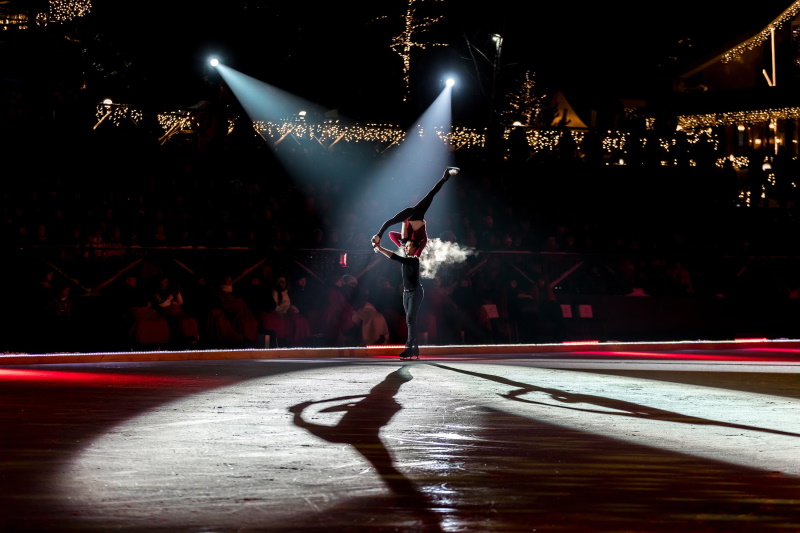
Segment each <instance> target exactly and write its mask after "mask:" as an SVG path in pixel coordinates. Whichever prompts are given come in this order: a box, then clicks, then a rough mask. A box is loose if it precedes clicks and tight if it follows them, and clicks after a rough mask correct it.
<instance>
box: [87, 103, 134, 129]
mask: <svg viewBox="0 0 800 533" xmlns="http://www.w3.org/2000/svg"><path fill="white" fill-rule="evenodd" d="M143 116H144V114H143V113H142V112H141V111H140V110H138V109H133V108H131V107H129V106H127V105H125V104H113V103H102V104H98V105H97V107H96V109H95V118H96V119H97V123H96V124H95V126H94V127H95V128H97V127H98V126H99V125H100V124H102V123H103V122H105V121H109V122H111V123H112V124H114V126H119V125H120V124H122V123H123V122H124V121H127V120H130V121H131V122H133V123H134V124H138V123H139V121H141V120H142V117H143Z"/></svg>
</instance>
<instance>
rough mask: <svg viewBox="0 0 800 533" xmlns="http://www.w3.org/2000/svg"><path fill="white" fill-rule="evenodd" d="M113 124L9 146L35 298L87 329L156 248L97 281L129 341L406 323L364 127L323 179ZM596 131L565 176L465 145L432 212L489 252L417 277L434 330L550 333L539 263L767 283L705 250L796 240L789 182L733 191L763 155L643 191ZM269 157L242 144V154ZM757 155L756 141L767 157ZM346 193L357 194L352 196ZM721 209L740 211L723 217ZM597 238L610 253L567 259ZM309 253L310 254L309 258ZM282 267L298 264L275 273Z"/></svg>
mask: <svg viewBox="0 0 800 533" xmlns="http://www.w3.org/2000/svg"><path fill="white" fill-rule="evenodd" d="M109 131H110V130H106V129H104V128H99V129H98V131H97V132H94V133H91V134H86V135H83V136H82V137H81V139H82V142H83V141H85V142H86V143H87V147H88V148H87V149H88V153H89V154H92V153H100V152H97V150H96V149H97V148H98V147H103V146H105V147H108V146H113V147H114V150H113V151H112V152H111V153H109V152H105V153H102V156H101V157H97V158H92V157H89V155H86V154H84V155H83V156H80V155H74V156H73V155H70V154H68V153H67V150H66V149H63V150H61V151H56V152H54V153H53V155H52V157H51V158H25V157H19V158H17V159H16V160H15V161H11V162H9V164H8V168H7V173H6V175H7V176H9V177H10V178H13V177H16V179H8V180H7V182H8V183H9V185H8V186H7V187H6V188H5V189H4V190H3V191H2V193H0V213H2V227H1V228H0V231H2V232H3V239H2V242H3V243H4V246H5V249H6V251H9V250H17V251H22V253H23V254H26V257H27V258H28V260H29V261H34V262H36V261H38V264H37V268H36V269H30V270H27V271H26V270H25V268H26V266H27V264H28V263H25V265H19V267H15V266H14V265H13V264H10V265H7V266H6V269H7V271H8V272H10V273H12V274H13V275H16V276H18V275H20V274H22V275H30V276H32V278H33V279H32V280H31V281H30V283H28V285H27V286H29V287H30V289H31V290H30V293H29V294H28V296H29V299H30V300H29V301H28V302H26V304H25V310H26V312H28V313H29V314H28V316H31V317H36V319H37V320H41V321H43V323H46V324H47V325H48V327H52V328H53V331H57V332H59V334H60V335H64V336H65V337H67V336H71V337H75V335H73V334H71V333H70V330H74V329H75V326H74V325H75V324H76V323H79V322H80V321H81V320H84V321H85V320H88V317H87V315H86V314H84V313H82V312H81V311H82V310H81V308H80V305H79V302H81V300H83V299H84V298H85V297H86V296H87V294H88V293H89V292H90V291H88V290H87V287H94V286H98V285H100V284H101V283H103V282H106V281H107V280H108V279H109V278H112V277H113V276H114V275H115V274H114V273H115V272H119V270H120V268H122V267H124V265H125V264H127V263H130V262H131V261H133V260H135V259H137V258H141V257H149V258H151V261H150V263H161V264H158V265H155V266H153V265H152V264H151V265H149V266H146V265H141V268H137V269H136V273H128V274H126V275H124V276H122V277H120V279H118V280H116V281H115V282H114V283H112V284H110V285H109V286H108V287H107V288H106V289H105V290H102V291H100V292H99V296H98V294H96V293H92V296H93V297H98V298H99V299H101V300H102V302H103V305H104V306H105V308H106V309H107V310H108V311H109V312H108V313H107V315H108V319H109V320H114V321H116V322H117V325H118V327H117V328H112V331H113V332H114V333H113V334H114V335H117V336H118V338H119V342H118V344H117V345H125V346H130V347H142V346H159V347H163V346H165V345H168V346H170V347H174V348H178V349H186V348H192V347H204V348H205V347H208V348H215V347H252V346H255V345H256V341H257V338H258V335H266V334H269V335H270V336H271V338H272V339H274V341H273V345H280V346H282V347H301V346H348V345H364V344H374V343H395V342H402V339H403V338H404V335H405V332H404V331H403V327H404V323H403V311H402V307H401V306H400V305H398V302H401V301H402V300H401V298H400V296H399V292H398V291H401V290H402V289H401V288H400V285H399V279H397V276H396V273H395V272H392V271H387V270H386V269H385V268H384V267H383V265H378V266H376V267H374V268H368V267H369V258H370V257H371V250H370V248H369V234H370V231H368V230H369V228H368V227H367V223H366V220H367V213H361V212H360V210H359V209H356V208H354V207H353V206H364V210H368V209H367V206H369V205H371V204H370V203H368V202H367V201H366V200H364V199H358V198H355V197H354V195H356V194H357V191H358V190H359V187H360V186H361V183H360V182H359V181H358V179H368V178H369V174H368V173H364V174H363V176H362V174H360V173H359V172H360V170H361V169H360V168H359V169H355V168H353V167H355V166H356V165H352V163H351V162H350V161H349V160H348V159H347V158H348V157H350V158H353V157H356V156H357V157H361V159H362V160H363V161H362V162H360V163H359V165H363V167H365V168H366V167H367V166H368V165H369V164H370V163H373V162H375V161H376V158H378V157H381V156H380V155H376V154H372V153H369V151H365V152H364V153H362V154H355V150H356V149H355V148H352V147H351V148H350V149H349V151H344V152H343V153H341V154H338V155H337V153H332V154H323V155H320V158H319V159H318V160H315V165H317V167H316V168H315V172H314V173H313V174H314V177H313V179H310V180H309V182H308V183H304V184H302V185H297V184H296V183H295V179H294V178H292V177H290V176H289V175H288V173H287V172H286V171H285V170H283V168H282V167H281V166H280V165H278V164H277V162H276V161H272V160H270V161H269V162H266V163H264V169H263V172H261V171H260V172H247V171H246V169H247V168H248V167H247V165H244V164H241V162H237V161H236V160H234V157H244V155H243V154H244V153H245V152H243V148H242V147H241V146H236V145H235V144H231V145H230V146H229V150H228V152H225V151H222V152H221V155H219V156H217V157H216V158H213V157H208V155H207V154H202V153H199V152H198V151H197V150H186V149H185V147H179V146H177V145H176V144H169V143H167V144H166V145H164V146H162V147H160V148H152V147H150V145H148V148H146V149H144V151H142V150H143V149H142V143H141V140H136V139H134V138H132V137H128V135H129V134H130V133H124V132H113V131H112V133H114V135H115V136H116V138H115V139H114V140H113V142H112V140H110V139H109V138H102V135H107V134H109ZM591 133H592V135H591V136H587V137H586V139H585V142H584V143H581V144H580V145H578V146H571V145H570V146H564V147H561V149H560V150H559V152H558V154H551V155H558V158H562V159H563V158H566V157H580V156H581V153H582V152H583V151H585V154H583V155H584V156H585V158H584V161H585V162H586V163H587V164H586V165H581V166H580V168H579V167H574V168H573V167H571V171H570V172H572V173H573V174H570V175H568V176H567V175H564V174H563V172H562V171H561V167H559V166H558V164H553V163H548V162H545V161H547V159H545V158H537V157H530V158H525V159H524V161H522V162H520V161H504V162H498V163H490V162H487V161H486V160H484V159H483V156H482V155H481V154H479V153H469V152H467V153H464V154H462V153H460V152H459V153H457V154H456V155H457V156H458V158H461V159H462V161H459V163H458V164H459V165H460V166H461V167H462V169H463V171H462V173H461V174H460V175H459V176H458V177H457V178H456V179H455V181H453V189H452V195H453V198H454V199H455V200H456V202H457V203H456V204H455V205H453V206H452V207H451V208H450V210H449V212H436V213H431V214H430V217H429V220H428V223H429V226H430V228H431V231H432V235H437V236H438V237H439V238H440V239H441V240H443V241H445V242H448V243H451V244H453V245H458V246H461V247H466V248H469V249H471V250H474V251H477V252H479V254H477V255H475V256H473V257H471V258H469V259H467V260H465V261H462V262H461V263H457V264H454V265H448V266H446V267H445V268H444V270H442V271H441V272H437V274H436V277H435V278H434V279H425V280H423V283H424V284H425V287H426V290H428V289H430V292H428V294H429V295H430V298H429V301H428V304H426V305H427V306H428V307H427V308H426V310H425V313H427V315H425V316H423V317H421V318H422V320H421V327H422V329H423V331H425V332H426V333H427V335H428V342H430V343H459V342H464V343H476V342H482V341H485V340H486V339H487V338H489V337H490V333H491V331H490V329H489V327H490V326H491V320H492V316H490V314H491V313H494V310H493V309H496V310H497V312H498V314H499V315H500V316H503V317H509V318H510V317H515V318H518V322H525V323H526V324H528V325H529V328H526V329H523V330H520V332H519V336H520V337H521V338H525V339H537V338H540V337H541V336H542V335H545V334H544V333H542V332H550V333H549V335H550V337H552V338H556V337H557V336H558V333H557V332H558V331H559V329H558V328H559V327H560V326H559V325H558V323H557V322H558V313H557V310H558V306H557V304H556V303H554V302H555V301H556V296H557V294H556V293H555V290H556V289H554V287H553V286H551V285H550V284H549V281H545V280H552V279H556V278H557V277H558V276H561V275H562V274H564V273H566V272H570V275H568V276H564V278H563V279H561V280H560V281H559V283H558V288H557V291H560V293H561V294H567V293H580V294H613V295H626V294H632V295H633V294H636V295H649V296H671V297H682V298H699V297H716V296H725V295H741V294H742V293H743V291H746V292H748V293H755V292H757V291H758V290H759V286H758V284H757V283H751V284H749V285H744V284H741V283H739V280H738V279H736V277H735V276H724V275H718V272H717V270H715V269H718V268H719V264H718V263H715V262H712V261H701V260H699V259H698V257H699V256H702V255H703V254H708V253H713V254H716V255H717V256H725V255H730V256H734V255H759V254H766V253H770V254H773V255H777V254H783V255H786V256H791V255H793V254H795V253H796V252H797V247H798V245H799V244H798V242H797V240H796V239H794V238H792V234H793V233H792V232H793V230H794V225H795V224H796V222H795V219H796V205H795V203H794V201H793V200H794V198H793V197H792V196H791V194H792V193H791V191H789V190H783V189H780V188H778V187H775V188H774V189H770V191H771V193H772V194H774V195H783V196H781V197H777V196H776V197H775V198H773V199H765V200H763V201H760V203H759V204H757V205H755V206H753V207H740V206H738V203H740V202H741V199H740V197H739V196H738V195H737V194H736V192H737V191H739V190H741V189H743V188H745V187H746V188H748V189H752V190H757V189H758V183H755V181H758V180H757V178H756V176H757V175H758V172H760V171H758V172H756V171H753V172H746V171H742V172H741V173H740V175H739V176H738V178H737V176H736V171H734V170H733V169H732V168H731V165H730V164H729V165H727V166H725V167H724V168H723V169H720V170H719V171H718V173H717V171H716V170H715V169H714V168H713V167H711V166H710V165H709V164H708V161H709V160H710V156H709V155H708V154H707V151H708V149H709V148H708V146H704V147H703V148H702V149H703V150H704V152H703V161H704V163H705V164H706V167H707V168H702V169H696V168H690V167H688V163H687V165H686V166H681V167H680V168H678V169H676V170H675V173H674V174H670V173H669V169H668V170H667V171H663V172H662V171H659V172H658V176H659V178H661V179H663V178H664V177H665V176H666V177H668V178H670V177H672V178H674V179H675V180H676V187H679V186H680V185H681V184H687V183H689V182H690V181H691V180H689V179H688V178H687V177H686V176H692V177H695V178H698V179H700V178H702V177H708V178H709V179H710V180H716V182H718V183H720V184H721V187H720V190H719V194H718V196H716V197H715V196H709V193H708V192H702V193H696V194H702V195H703V196H700V197H693V196H692V192H693V191H691V190H686V189H684V190H682V191H681V192H677V191H676V192H673V191H672V190H671V189H670V190H667V189H668V188H669V186H670V184H669V183H663V185H664V189H663V190H656V191H651V192H647V193H643V190H644V186H643V185H642V182H643V181H645V180H643V176H644V171H641V170H639V171H636V172H633V171H631V169H630V168H628V169H625V168H614V167H611V166H608V165H601V164H599V161H600V160H601V159H603V158H602V154H601V153H600V152H601V150H600V143H599V140H598V138H597V132H594V131H593V132H591ZM6 140H7V141H8V142H9V147H10V148H14V147H16V148H18V149H20V150H22V152H21V154H24V150H23V149H24V148H28V147H29V146H28V144H30V145H32V146H36V143H35V142H34V140H33V139H31V138H27V139H26V140H25V143H28V144H24V143H23V141H22V140H20V139H14V138H9V139H6ZM231 143H235V139H231ZM77 144H79V143H77V142H75V143H71V146H72V148H73V149H74V148H75V145H77ZM343 144H344V143H343ZM689 149H690V148H689V147H685V148H683V150H689ZM142 153H143V154H145V155H143V156H141V155H140V154H142ZM576 154H577V155H576ZM261 155H263V153H259V156H261ZM68 156H69V157H68ZM636 157H637V158H644V157H647V155H646V154H637V155H636ZM558 158H551V159H550V160H556V159H558ZM688 159H691V154H689V155H686V154H684V153H682V155H681V158H680V160H681V161H684V160H686V161H688ZM23 161H24V163H23ZM256 161H258V158H256V157H253V158H252V159H251V158H248V162H249V163H248V164H257V163H256ZM590 163H591V164H590ZM759 163H760V160H759V159H758V158H755V157H754V158H753V163H752V165H754V167H753V168H755V167H756V166H757V167H758V168H760V164H759ZM258 164H261V163H258ZM306 164H308V163H306ZM64 165H66V166H64ZM62 167H63V168H62ZM776 167H777V168H780V169H781V170H780V171H781V172H793V171H794V170H789V169H794V166H789V165H781V166H778V165H777V164H776ZM112 168H116V169H118V173H112V172H111V171H110V169H112ZM342 168H346V169H348V171H352V172H350V173H349V174H347V176H348V177H347V178H342V177H340V176H341V175H342V174H341V173H339V172H338V171H340V170H341V169H342ZM636 168H639V167H636ZM647 169H648V170H647V172H655V171H656V170H655V168H654V167H653V166H647ZM71 170H72V171H75V172H74V173H73V172H71ZM73 175H75V176H80V178H75V179H73V178H71V176H73ZM351 176H358V178H355V177H352V178H351ZM676 176H681V177H680V179H679V178H677V177H676ZM743 176H744V177H743ZM615 180H616V181H615ZM754 180H755V181H754ZM648 187H649V185H648ZM604 188H607V189H608V190H605V189H604ZM734 189H735V190H734ZM527 191H530V192H527ZM375 194H377V193H375ZM343 199H347V203H346V205H348V206H351V207H353V208H349V209H346V208H342V207H341V206H342V205H343V203H342V202H343ZM687 205H691V206H695V207H696V206H698V205H699V206H702V209H686V208H685V207H686V206H687ZM767 206H777V207H775V208H769V209H767V208H766V207H767ZM338 209H342V210H343V211H337V210H338ZM345 209H346V210H345ZM707 219H712V220H713V221H714V223H713V224H710V223H708V222H707ZM722 227H724V228H725V229H726V231H719V230H720V228H722ZM179 251H180V255H178V252H179ZM247 253H250V255H249V256H248V255H246V254H247ZM187 254H189V255H187ZM481 254H482V255H481ZM255 256H258V258H257V259H263V260H265V261H266V264H265V265H264V268H262V269H260V270H257V271H255V272H251V273H250V274H248V275H247V276H244V277H242V279H238V280H237V279H236V278H234V277H233V276H231V275H227V274H226V275H224V276H222V277H219V278H212V279H215V280H216V279H218V280H219V281H218V283H208V279H207V277H205V276H203V275H200V274H197V273H194V272H192V271H191V270H189V269H185V270H178V273H177V274H176V273H174V272H173V271H172V270H170V269H168V268H167V267H168V265H169V266H170V267H174V265H175V261H178V258H179V257H192V258H193V259H194V260H195V262H196V263H201V262H205V263H207V264H208V268H207V270H208V271H217V272H218V271H224V272H229V271H232V270H233V269H235V268H237V267H238V264H239V263H240V262H241V261H243V259H239V258H247V259H253V258H255ZM591 256H593V257H599V256H602V257H604V258H605V259H604V260H603V261H594V262H592V263H591V264H590V263H586V264H585V265H584V266H582V267H581V268H579V269H577V270H576V271H575V272H574V273H572V272H571V270H570V269H572V268H573V267H575V265H576V264H578V263H580V262H581V261H584V259H585V258H586V257H591ZM512 258H513V259H512ZM257 259H254V260H257ZM51 265H58V267H59V269H60V270H63V271H64V272H68V273H69V274H68V276H70V278H67V277H66V276H65V275H62V274H56V271H55V269H54V268H51ZM298 265H303V266H305V267H306V269H305V270H303V271H301V272H297V271H296V268H297V266H298ZM355 265H358V267H356V266H355ZM15 268H18V270H15ZM42 268H44V269H45V270H46V272H45V273H42V271H41V269H42ZM165 271H169V272H170V276H169V277H167V276H166V275H164V272H165ZM272 271H274V272H281V273H285V274H281V275H279V276H277V277H274V276H273V275H272ZM354 274H355V275H354ZM356 275H357V277H356ZM323 279H325V280H328V282H327V283H326V282H323V281H322V280H323ZM737 283H739V284H738V285H737ZM793 283H794V281H793V280H787V281H786V282H785V283H783V286H782V287H777V288H775V289H774V292H775V293H776V294H777V293H780V292H781V291H782V292H784V293H786V294H790V293H791V292H792V290H790V289H793V288H794V287H795V285H797V284H794V285H793ZM151 285H152V288H150V287H151ZM787 287H789V288H787ZM184 299H185V302H184ZM486 306H489V307H486ZM482 310H483V312H484V314H483V315H481V311H482ZM165 325H166V326H168V328H169V331H170V335H169V341H168V342H167V341H165V340H164V331H165ZM82 331H91V328H89V329H85V330H82ZM550 337H548V338H550ZM72 345H74V343H72V344H71V345H70V346H72Z"/></svg>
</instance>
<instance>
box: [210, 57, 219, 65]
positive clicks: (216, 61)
mask: <svg viewBox="0 0 800 533" xmlns="http://www.w3.org/2000/svg"><path fill="white" fill-rule="evenodd" d="M208 64H209V65H211V66H212V67H216V66H217V65H219V59H217V58H216V57H212V58H211V60H210V61H209V62H208Z"/></svg>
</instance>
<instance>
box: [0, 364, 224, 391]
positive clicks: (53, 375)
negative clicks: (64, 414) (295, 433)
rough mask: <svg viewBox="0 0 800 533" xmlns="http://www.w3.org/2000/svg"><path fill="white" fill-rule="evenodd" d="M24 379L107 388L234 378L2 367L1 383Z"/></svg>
mask: <svg viewBox="0 0 800 533" xmlns="http://www.w3.org/2000/svg"><path fill="white" fill-rule="evenodd" d="M23 381H24V382H38V383H40V384H42V385H73V386H103V387H109V386H113V387H171V386H183V387H185V386H187V385H199V386H217V385H223V384H226V383H230V382H231V380H230V379H219V378H197V377H192V376H185V377H183V376H150V375H144V374H118V373H114V372H108V373H105V372H75V371H70V370H30V369H16V368H14V369H9V368H0V383H2V382H7V383H8V382H23Z"/></svg>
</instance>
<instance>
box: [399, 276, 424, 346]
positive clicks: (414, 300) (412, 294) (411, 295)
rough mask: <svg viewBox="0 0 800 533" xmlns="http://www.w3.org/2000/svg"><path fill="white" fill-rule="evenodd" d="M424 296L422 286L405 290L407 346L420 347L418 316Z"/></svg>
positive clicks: (404, 305)
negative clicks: (418, 340)
mask: <svg viewBox="0 0 800 533" xmlns="http://www.w3.org/2000/svg"><path fill="white" fill-rule="evenodd" d="M424 297H425V291H423V290H422V287H421V286H420V287H417V288H416V289H415V290H410V291H406V290H404V291H403V309H405V311H406V326H408V338H407V339H406V348H418V347H419V343H418V342H417V316H418V315H419V308H420V306H421V305H422V299H423V298H424Z"/></svg>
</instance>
